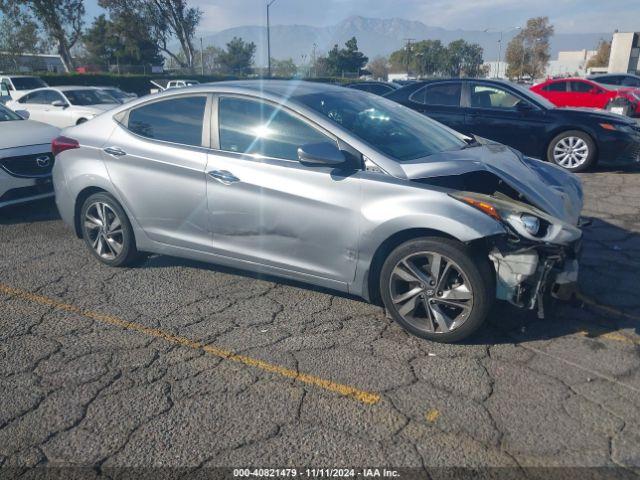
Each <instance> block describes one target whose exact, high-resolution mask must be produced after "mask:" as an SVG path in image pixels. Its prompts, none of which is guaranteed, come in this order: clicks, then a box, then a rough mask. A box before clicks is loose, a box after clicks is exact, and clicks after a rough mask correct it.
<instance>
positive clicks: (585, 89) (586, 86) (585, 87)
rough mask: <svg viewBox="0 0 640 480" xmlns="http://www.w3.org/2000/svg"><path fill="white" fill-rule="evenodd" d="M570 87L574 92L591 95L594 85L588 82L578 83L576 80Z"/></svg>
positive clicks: (570, 83)
mask: <svg viewBox="0 0 640 480" xmlns="http://www.w3.org/2000/svg"><path fill="white" fill-rule="evenodd" d="M569 85H570V86H571V91H572V92H577V93H591V92H592V91H593V85H591V84H590V83H587V82H578V81H575V80H574V81H572V82H569Z"/></svg>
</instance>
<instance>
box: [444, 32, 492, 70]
mask: <svg viewBox="0 0 640 480" xmlns="http://www.w3.org/2000/svg"><path fill="white" fill-rule="evenodd" d="M482 53H483V50H482V47H481V46H480V45H478V44H477V43H467V42H465V41H464V40H462V39H460V40H455V41H453V42H451V43H450V44H449V45H448V46H447V48H446V51H445V70H446V73H447V75H450V76H452V77H463V76H464V77H479V76H481V74H482V73H483V69H482V64H483V63H484V61H483V59H482Z"/></svg>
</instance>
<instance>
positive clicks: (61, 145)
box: [51, 136, 80, 157]
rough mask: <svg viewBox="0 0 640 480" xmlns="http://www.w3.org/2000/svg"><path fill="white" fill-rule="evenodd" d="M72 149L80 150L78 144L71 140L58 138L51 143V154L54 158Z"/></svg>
mask: <svg viewBox="0 0 640 480" xmlns="http://www.w3.org/2000/svg"><path fill="white" fill-rule="evenodd" d="M74 148H80V144H79V143H78V141H77V140H74V139H73V138H69V137H62V136H60V137H56V138H54V139H53V140H52V141H51V153H53V156H54V157H55V156H56V155H58V154H59V153H62V152H64V151H65V150H73V149H74Z"/></svg>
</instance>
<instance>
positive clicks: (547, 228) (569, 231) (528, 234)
mask: <svg viewBox="0 0 640 480" xmlns="http://www.w3.org/2000/svg"><path fill="white" fill-rule="evenodd" d="M450 195H451V196H452V197H453V198H455V199H457V200H460V201H461V202H464V203H466V204H467V205H470V206H472V207H474V208H476V209H478V210H480V211H481V212H483V213H485V214H487V215H489V216H490V217H492V218H494V219H495V220H497V221H499V222H501V223H502V224H503V225H505V226H506V227H507V228H508V230H509V231H511V232H512V233H515V234H517V235H519V236H520V237H523V238H526V239H528V240H533V241H539V242H540V241H541V242H551V243H561V244H564V243H570V242H572V241H574V240H577V239H578V238H580V235H581V231H580V229H579V228H577V227H575V226H573V225H570V224H568V223H566V222H563V221H562V220H560V219H558V218H555V217H552V216H551V215H548V214H546V213H545V212H543V211H541V210H539V209H537V208H536V207H534V206H532V205H528V204H526V203H522V202H518V201H516V200H512V199H508V198H497V197H492V196H490V195H484V194H480V193H475V192H455V193H452V194H450Z"/></svg>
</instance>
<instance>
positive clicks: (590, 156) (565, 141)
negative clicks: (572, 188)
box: [547, 130, 598, 172]
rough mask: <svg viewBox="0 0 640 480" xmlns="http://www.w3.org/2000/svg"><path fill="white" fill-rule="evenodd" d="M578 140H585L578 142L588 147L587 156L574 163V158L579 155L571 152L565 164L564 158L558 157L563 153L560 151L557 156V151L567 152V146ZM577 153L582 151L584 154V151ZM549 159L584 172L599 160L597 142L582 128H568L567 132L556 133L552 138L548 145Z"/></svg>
mask: <svg viewBox="0 0 640 480" xmlns="http://www.w3.org/2000/svg"><path fill="white" fill-rule="evenodd" d="M578 140H579V141H581V142H583V143H579V142H578V144H580V145H584V146H585V147H586V148H587V151H586V155H585V158H584V159H581V160H580V161H577V160H576V162H578V163H576V164H573V165H572V164H571V162H573V161H574V160H573V159H574V158H577V157H571V155H572V154H573V153H570V154H568V155H569V157H568V158H567V160H565V162H566V163H564V164H563V161H562V158H558V156H560V155H562V153H558V156H556V154H555V153H556V151H558V152H566V151H567V150H566V147H567V146H568V145H569V144H570V143H571V142H573V141H578ZM556 149H558V150H556ZM576 153H580V155H582V151H580V152H576ZM547 160H548V161H549V162H552V163H555V164H556V165H558V166H559V167H562V168H564V169H565V170H568V171H570V172H584V171H586V170H588V169H589V168H591V167H592V166H594V165H595V164H596V162H597V160H598V152H597V151H596V144H595V142H594V141H593V139H592V138H591V137H590V136H589V135H588V134H586V133H584V132H582V131H580V130H567V131H566V132H562V133H560V134H558V135H556V136H555V137H554V138H553V140H551V142H550V143H549V146H548V147H547Z"/></svg>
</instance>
